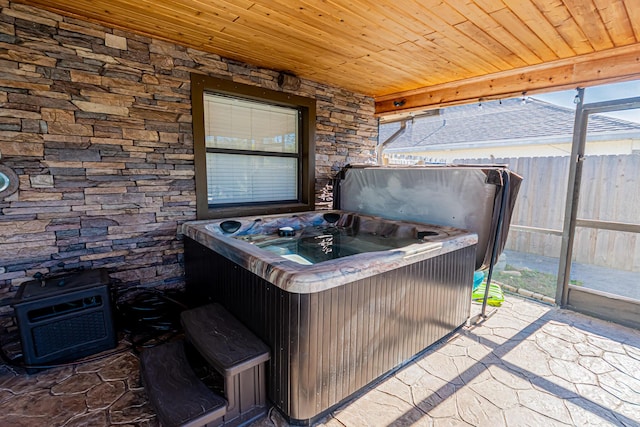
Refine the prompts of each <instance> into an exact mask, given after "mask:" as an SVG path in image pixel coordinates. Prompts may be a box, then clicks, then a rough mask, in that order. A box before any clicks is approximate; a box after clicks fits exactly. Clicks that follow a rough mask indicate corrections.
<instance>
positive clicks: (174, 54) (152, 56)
mask: <svg viewBox="0 0 640 427" xmlns="http://www.w3.org/2000/svg"><path fill="white" fill-rule="evenodd" d="M0 8H1V12H0V107H1V109H0V152H1V153H2V159H1V160H0V163H2V164H4V165H6V166H8V167H10V168H12V169H13V170H14V171H15V172H16V173H17V174H18V176H19V177H20V186H19V190H18V192H17V193H15V194H13V195H11V196H9V197H7V198H5V199H4V200H0V294H7V293H9V292H13V291H15V290H16V287H17V285H19V284H20V283H22V282H24V281H26V280H30V279H31V277H32V275H33V274H34V273H36V272H43V273H46V272H49V271H55V270H58V269H59V268H60V267H59V266H58V264H59V263H61V262H62V263H64V264H65V265H66V267H67V268H69V267H79V266H83V267H86V268H95V267H107V268H109V270H110V272H111V276H112V277H113V278H119V279H121V280H122V281H123V282H124V283H125V284H127V285H129V286H131V285H143V286H169V285H171V286H173V285H176V286H177V285H180V284H182V281H183V275H184V274H183V266H182V252H183V249H182V242H181V241H180V239H179V237H178V236H177V226H178V224H179V223H181V222H183V221H187V220H193V219H195V205H196V195H195V180H194V158H193V136H192V125H191V122H192V117H191V101H190V83H189V75H190V73H191V72H198V73H202V74H209V75H214V76H219V77H220V76H221V77H224V78H229V79H233V80H234V81H237V82H242V83H248V84H253V85H258V86H262V87H267V88H270V89H278V86H277V83H276V82H277V75H278V73H277V71H273V70H265V69H260V68H256V67H253V66H249V65H246V64H242V63H238V62H235V61H231V60H226V59H224V58H221V57H219V56H217V55H214V54H210V53H205V52H202V51H199V50H195V49H190V48H185V47H181V46H179V45H176V44H172V43H168V42H164V41H159V40H154V39H150V38H147V37H143V36H139V35H135V34H132V33H129V32H123V31H119V30H114V29H110V28H106V27H103V26H100V25H96V24H92V23H88V22H84V21H80V20H77V19H71V18H67V17H63V16H60V15H56V14H53V13H50V12H46V11H44V10H40V9H36V8H32V7H29V6H25V5H22V4H18V3H11V2H9V1H7V0H0ZM295 93H297V94H300V95H304V96H310V97H314V98H315V99H317V114H318V117H317V129H316V147H317V150H316V166H317V167H316V178H317V182H316V188H317V189H318V198H319V201H320V202H324V203H325V205H326V203H328V200H327V197H325V196H326V190H327V186H326V184H327V182H328V179H329V178H330V177H331V176H332V175H333V173H334V172H335V171H336V170H338V169H339V168H340V167H341V166H342V165H344V164H346V163H356V162H364V161H367V160H370V159H372V158H373V157H374V153H373V150H374V145H375V141H376V138H377V122H376V120H375V119H374V117H373V112H374V104H373V100H372V99H371V98H368V97H365V96H362V95H358V94H353V93H350V92H348V91H345V90H342V89H339V88H334V87H330V86H326V85H321V84H318V83H314V82H311V81H306V80H303V81H302V85H301V87H300V89H299V90H298V91H297V92H295ZM0 296H7V295H0Z"/></svg>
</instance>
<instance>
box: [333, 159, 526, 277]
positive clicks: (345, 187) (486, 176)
mask: <svg viewBox="0 0 640 427" xmlns="http://www.w3.org/2000/svg"><path fill="white" fill-rule="evenodd" d="M507 175H508V176H507ZM507 179H508V181H509V186H508V190H507V195H506V196H507V198H506V200H505V206H504V213H503V222H502V230H501V233H500V239H499V241H498V248H497V249H498V252H497V254H498V255H499V254H500V253H501V252H502V250H503V249H504V246H505V243H506V240H507V234H508V231H509V224H510V222H511V214H512V212H513V207H514V205H515V201H516V196H517V194H518V190H519V188H520V183H521V182H522V177H520V176H519V175H517V174H515V173H514V172H513V171H511V170H509V169H508V168H507V166H504V165H425V166H368V165H350V166H347V167H345V168H344V169H343V170H342V171H341V172H340V173H339V174H338V176H337V178H336V181H337V182H336V185H334V191H335V195H334V207H335V208H336V209H344V210H348V211H353V212H361V213H364V214H369V215H377V216H381V217H384V218H389V219H395V220H405V221H416V222H422V223H428V224H436V225H445V226H450V227H456V228H461V229H466V230H469V231H472V232H474V233H476V234H477V235H478V249H477V256H476V269H485V268H488V267H489V265H490V263H491V256H492V251H493V247H494V243H495V236H496V229H497V227H498V223H499V220H498V218H499V213H500V209H501V204H502V193H503V191H504V188H505V181H506V180H507Z"/></svg>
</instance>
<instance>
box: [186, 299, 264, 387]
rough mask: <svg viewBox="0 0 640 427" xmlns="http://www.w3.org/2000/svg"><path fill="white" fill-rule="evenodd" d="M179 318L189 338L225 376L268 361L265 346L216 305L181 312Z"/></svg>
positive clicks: (222, 308)
mask: <svg viewBox="0 0 640 427" xmlns="http://www.w3.org/2000/svg"><path fill="white" fill-rule="evenodd" d="M181 320H182V326H183V327H184V330H185V334H186V336H187V337H188V339H189V341H190V342H191V343H192V344H193V346H194V347H196V349H197V350H198V351H199V352H200V354H201V355H202V356H203V357H204V358H205V359H206V360H207V362H209V363H210V364H211V365H212V366H213V367H214V368H215V369H216V370H218V372H220V373H221V374H223V375H225V376H232V375H236V374H238V373H240V372H242V371H244V370H246V369H249V368H251V367H254V366H256V365H258V364H260V363H263V362H266V361H267V360H269V347H268V346H267V345H266V344H265V343H264V342H262V340H260V338H258V337H257V336H255V334H254V333H253V332H251V331H250V330H249V329H247V327H246V326H244V325H243V324H242V323H241V322H240V321H239V320H238V319H236V318H235V317H234V316H233V315H232V314H231V313H229V312H228V311H227V310H226V309H225V308H224V307H222V306H221V305H220V304H216V303H214V304H208V305H204V306H201V307H197V308H194V309H191V310H186V311H183V312H182V314H181Z"/></svg>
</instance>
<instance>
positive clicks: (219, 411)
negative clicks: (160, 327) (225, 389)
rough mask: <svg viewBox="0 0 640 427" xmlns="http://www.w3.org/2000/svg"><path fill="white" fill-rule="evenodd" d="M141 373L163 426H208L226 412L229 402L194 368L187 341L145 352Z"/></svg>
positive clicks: (142, 355)
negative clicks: (214, 390)
mask: <svg viewBox="0 0 640 427" xmlns="http://www.w3.org/2000/svg"><path fill="white" fill-rule="evenodd" d="M140 370H141V373H142V380H143V382H144V384H145V389H146V390H147V394H148V395H149V400H150V401H151V403H152V405H153V407H154V409H155V410H156V413H157V415H158V419H159V420H160V422H161V423H162V425H163V427H174V426H191V427H196V426H204V425H206V424H207V423H210V422H213V421H215V420H217V419H219V418H221V417H222V416H223V415H224V414H225V413H226V407H227V401H226V400H225V399H224V398H222V397H221V396H218V395H217V394H215V393H214V392H212V391H211V390H209V389H208V388H207V386H206V385H205V384H204V383H203V382H202V381H200V379H199V378H198V377H197V376H196V374H195V373H194V372H193V370H192V369H191V366H190V365H189V362H188V360H187V356H186V353H185V349H184V342H183V341H175V342H170V343H166V344H162V345H160V346H157V347H153V348H149V349H147V350H145V351H143V352H142V354H141V355H140Z"/></svg>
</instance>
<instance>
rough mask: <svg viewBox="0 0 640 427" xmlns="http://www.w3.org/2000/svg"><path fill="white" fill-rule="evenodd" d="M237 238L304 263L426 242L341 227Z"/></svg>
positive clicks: (307, 228)
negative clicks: (288, 234) (289, 234)
mask: <svg viewBox="0 0 640 427" xmlns="http://www.w3.org/2000/svg"><path fill="white" fill-rule="evenodd" d="M280 234H282V233H280ZM234 238H236V239H238V240H243V241H245V242H249V243H252V244H254V245H255V246H257V247H259V248H262V249H265V250H268V251H269V252H273V253H275V254H277V255H280V256H282V257H283V258H286V259H289V260H291V261H295V262H297V263H299V264H303V265H312V264H317V263H319V262H323V261H328V260H330V259H336V258H343V257H347V256H351V255H355V254H361V253H367V252H377V251H388V250H393V249H397V248H402V247H405V246H408V245H411V244H413V243H424V240H423V239H421V238H420V239H419V238H417V237H415V238H412V237H397V236H387V235H379V234H375V233H362V232H357V231H354V230H353V229H351V228H344V227H337V226H310V227H304V228H302V229H300V230H297V231H295V234H294V235H292V236H285V237H281V236H280V235H279V234H251V235H243V236H234Z"/></svg>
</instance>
